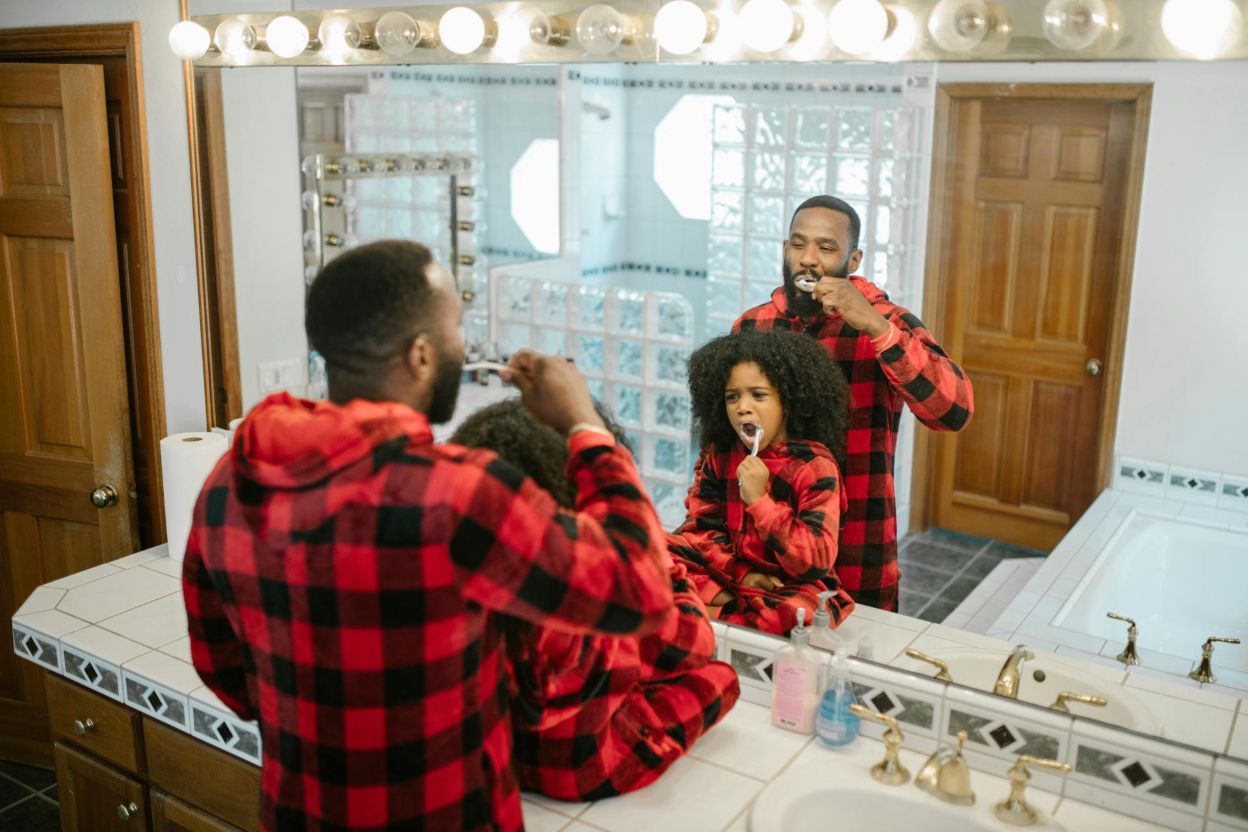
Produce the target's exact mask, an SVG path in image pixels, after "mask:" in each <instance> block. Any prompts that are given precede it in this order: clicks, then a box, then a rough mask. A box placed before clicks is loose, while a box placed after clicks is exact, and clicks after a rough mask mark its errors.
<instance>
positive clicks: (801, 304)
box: [783, 255, 849, 318]
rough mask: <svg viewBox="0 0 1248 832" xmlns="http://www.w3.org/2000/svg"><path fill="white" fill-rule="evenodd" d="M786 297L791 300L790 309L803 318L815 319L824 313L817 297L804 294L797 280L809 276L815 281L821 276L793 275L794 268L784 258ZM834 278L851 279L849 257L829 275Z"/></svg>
mask: <svg viewBox="0 0 1248 832" xmlns="http://www.w3.org/2000/svg"><path fill="white" fill-rule="evenodd" d="M783 271H784V295H785V297H786V298H788V300H789V309H791V310H792V311H793V312H795V313H797V315H798V316H799V317H802V318H813V317H815V316H817V315H820V314H822V313H823V304H821V303H820V302H819V301H817V300H815V296H814V295H813V294H811V293H810V292H803V291H802V290H801V289H799V288H797V278H798V277H800V276H802V275H809V276H810V277H812V278H814V279H815V280H818V279H819V276H818V275H816V274H815V273H814V272H810V271H801V272H798V273H797V274H794V273H793V268H792V266H790V265H789V258H788V257H785V258H784V266H783ZM827 274H828V275H830V276H832V277H839V278H847V277H849V255H846V256H845V259H844V260H842V261H841V265H840V266H839V267H838V268H836V269H833V270H832V271H830V272H828V273H827Z"/></svg>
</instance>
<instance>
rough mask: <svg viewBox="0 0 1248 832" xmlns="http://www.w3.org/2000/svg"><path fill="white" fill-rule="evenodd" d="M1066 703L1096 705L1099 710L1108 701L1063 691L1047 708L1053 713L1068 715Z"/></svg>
mask: <svg viewBox="0 0 1248 832" xmlns="http://www.w3.org/2000/svg"><path fill="white" fill-rule="evenodd" d="M1067 702H1082V703H1083V704H1085V705H1096V706H1098V707H1101V708H1103V707H1105V706H1106V705H1108V704H1109V700H1108V699H1106V698H1105V697H1103V696H1084V695H1081V694H1078V693H1071V692H1070V691H1068V690H1064V691H1062V692H1061V693H1059V694H1058V695H1057V699H1055V700H1053V704H1052V705H1050V706H1049V707H1050V708H1052V709H1053V710H1055V711H1061V712H1062V713H1064V714H1068V713H1070V708H1069V707H1067V705H1066V703H1067Z"/></svg>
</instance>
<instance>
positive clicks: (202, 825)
mask: <svg viewBox="0 0 1248 832" xmlns="http://www.w3.org/2000/svg"><path fill="white" fill-rule="evenodd" d="M152 831H153V832H239V829H238V827H237V826H231V825H230V824H228V823H226V822H225V821H223V820H220V819H219V818H214V817H213V816H212V815H210V814H208V813H207V812H204V811H201V810H199V809H196V808H195V807H194V806H192V805H190V804H189V803H184V802H182V801H181V800H178V799H177V798H176V797H173V796H172V795H168V794H165V793H164V792H162V791H160V790H159V789H152Z"/></svg>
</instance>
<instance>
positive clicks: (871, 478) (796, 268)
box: [733, 196, 975, 610]
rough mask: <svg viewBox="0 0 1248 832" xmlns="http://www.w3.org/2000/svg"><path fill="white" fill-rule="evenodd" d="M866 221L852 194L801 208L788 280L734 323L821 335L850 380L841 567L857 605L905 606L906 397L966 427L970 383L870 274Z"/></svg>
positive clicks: (924, 417) (943, 422)
mask: <svg viewBox="0 0 1248 832" xmlns="http://www.w3.org/2000/svg"><path fill="white" fill-rule="evenodd" d="M860 227H861V223H860V221H859V219H858V214H857V212H856V211H854V209H853V207H852V206H850V205H849V204H848V203H847V202H845V201H843V200H840V199H837V198H836V197H832V196H817V197H812V198H811V199H808V200H806V201H805V202H803V203H802V204H801V205H799V206H798V208H797V211H795V212H794V214H793V221H792V222H791V223H790V226H789V238H788V239H787V240H786V241H785V242H784V266H783V274H784V285H783V286H781V287H780V288H778V289H776V290H775V291H774V292H772V294H771V300H770V301H769V302H768V303H765V304H763V305H761V306H756V307H754V308H753V309H749V310H747V311H746V312H745V313H744V314H743V315H742V316H741V317H740V318H738V319H737V322H736V323H735V324H734V325H733V330H734V331H737V330H742V329H756V330H770V329H786V328H787V329H791V330H793V331H794V332H803V333H805V334H807V335H809V336H811V337H812V338H817V339H818V340H819V342H820V343H821V344H823V346H824V347H825V348H826V349H827V350H828V353H829V354H830V355H831V356H832V359H833V360H834V361H836V362H837V364H839V365H840V367H841V370H842V371H843V372H844V373H845V379H846V380H847V381H848V382H849V391H850V405H849V407H850V413H849V429H848V432H847V436H846V464H845V470H844V471H843V472H842V473H843V476H844V481H845V493H846V497H847V498H848V501H849V503H848V509H847V511H846V514H845V519H844V525H843V526H842V528H841V539H840V554H839V556H838V558H837V561H836V572H837V575H838V577H840V579H841V582H842V584H843V585H844V587H845V589H846V590H847V591H848V592H849V594H850V595H851V596H852V597H853V599H854V600H855V601H856V602H857V603H859V604H866V605H868V606H873V607H879V608H881V609H886V610H895V609H896V608H897V586H898V581H899V578H900V571H899V570H898V568H897V501H896V496H895V494H894V489H893V456H894V454H895V452H896V448H897V428H898V425H899V424H900V421H901V408H902V405H903V404H905V405H907V406H909V408H910V410H911V411H912V412H913V413H914V415H915V416H916V417H917V418H918V420H919V421H920V422H922V423H923V424H924V425H927V426H928V427H929V428H931V429H933V430H938V431H958V430H961V429H962V428H964V427H966V425H967V423H968V422H969V421H970V419H971V414H972V413H973V411H974V407H975V405H974V398H973V394H972V391H971V381H970V379H968V378H967V377H966V374H965V373H963V372H962V368H960V367H959V366H958V365H957V364H955V363H954V362H953V361H952V360H951V359H950V358H949V356H948V355H947V354H946V353H945V351H944V350H943V349H942V348H941V346H940V344H938V343H936V339H935V338H933V337H932V334H931V333H930V332H928V331H927V328H926V327H924V326H923V322H922V321H920V320H919V319H918V318H917V317H916V316H915V315H914V314H913V313H911V312H910V311H909V310H907V309H904V308H903V307H900V306H897V305H896V304H895V303H892V302H890V301H889V299H888V295H886V294H884V292H883V291H882V290H881V289H879V288H878V287H877V286H875V285H874V284H872V283H870V282H869V281H868V280H866V279H865V278H862V277H859V276H858V275H852V276H851V273H852V272H853V271H855V270H856V269H857V268H858V266H859V264H860V263H861V262H862V250H861V249H859V248H858V233H859V229H860Z"/></svg>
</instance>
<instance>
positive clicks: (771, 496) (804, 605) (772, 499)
mask: <svg viewBox="0 0 1248 832" xmlns="http://www.w3.org/2000/svg"><path fill="white" fill-rule="evenodd" d="M689 392H690V395H691V396H692V398H693V419H694V426H695V428H696V430H697V431H698V433H699V438H700V441H701V444H702V454H701V456H700V457H699V459H698V464H697V467H696V470H695V472H694V481H693V486H692V487H691V488H690V489H689V494H688V496H687V497H686V499H685V508H686V511H687V514H688V516H687V518H686V519H685V522H684V523H683V524H682V525H681V526H680V528H679V529H677V530H676V531H675V532H673V533H671V534H670V535H669V538H668V548H669V549H670V550H671V552H672V554H673V555H674V556H675V557H676V558H678V559H680V560H683V561H685V562H686V563H687V564H688V565H689V572H690V576H691V578H692V580H693V582H694V584H695V586H697V588H698V594H699V596H700V597H701V598H702V600H703V601H705V602H706V603H707V604H708V605H709V609H710V613H711V615H712V617H714V618H718V619H720V620H722V621H726V622H728V623H731V624H741V625H744V626H747V627H752V628H754V629H758V630H762V631H764V632H769V633H777V634H782V633H786V632H788V631H789V630H790V629H792V627H793V625H794V624H795V623H796V621H797V610H798V609H805V610H806V620H807V621H808V622H809V621H810V620H811V619H812V616H813V613H814V611H815V609H816V607H817V605H818V603H819V600H818V595H819V593H821V592H825V591H831V592H833V593H835V594H834V595H833V596H831V597H830V598H829V599H828V600H829V603H828V607H829V612H830V613H831V616H832V622H833V626H837V625H839V624H840V623H841V622H842V621H844V620H845V617H846V616H848V615H849V614H850V612H851V611H852V610H853V608H854V602H853V599H851V598H850V596H849V594H848V593H847V592H845V590H844V589H843V588H842V587H841V585H840V581H839V580H837V577H836V572H835V570H834V565H835V563H836V552H837V535H838V533H839V531H840V518H841V514H842V512H843V511H844V510H845V491H844V488H843V487H842V483H841V470H840V462H841V461H842V460H843V459H844V454H845V425H846V421H847V419H848V403H849V387H848V385H847V384H846V383H845V378H844V376H843V375H842V374H841V371H840V369H838V368H837V367H836V365H835V364H833V363H832V360H831V359H830V358H829V357H828V354H827V352H826V351H825V350H824V349H823V347H821V346H820V345H819V343H818V342H816V341H815V340H814V339H812V338H808V337H806V336H803V335H799V334H797V333H793V332H781V331H774V332H738V333H735V334H732V335H725V336H722V337H720V338H716V339H714V340H712V341H710V342H708V343H707V344H705V345H704V346H702V347H701V348H699V349H698V350H697V351H695V352H694V353H693V355H692V356H690V358H689Z"/></svg>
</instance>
